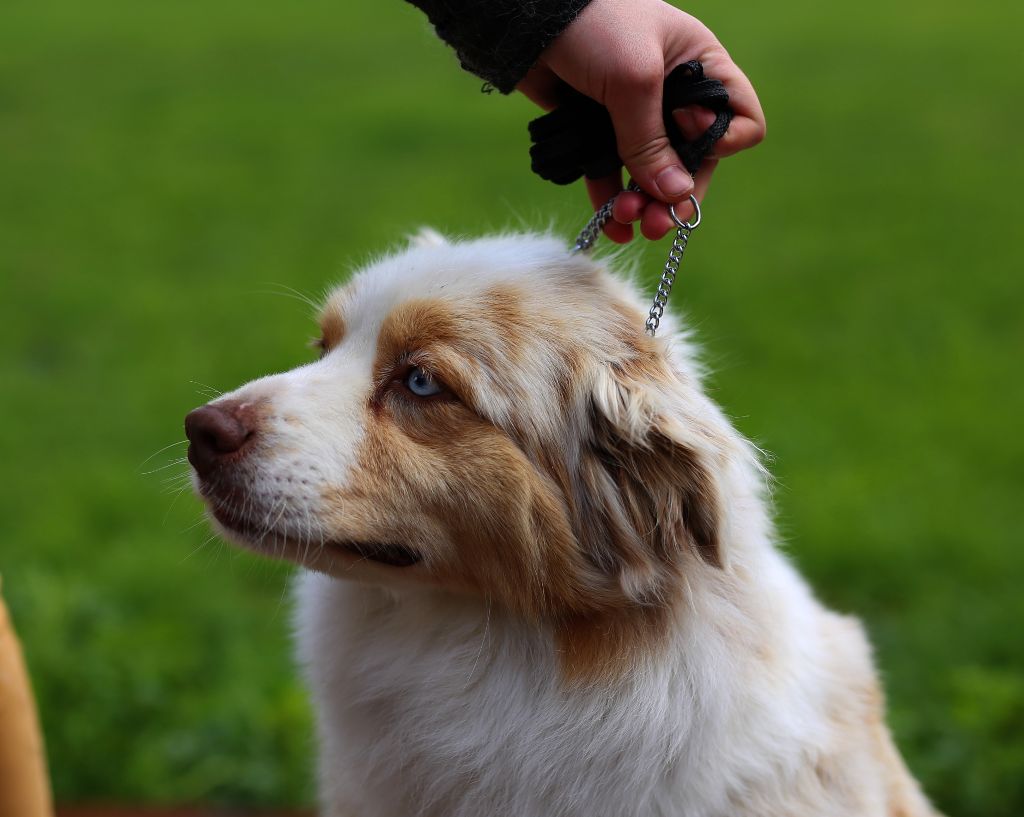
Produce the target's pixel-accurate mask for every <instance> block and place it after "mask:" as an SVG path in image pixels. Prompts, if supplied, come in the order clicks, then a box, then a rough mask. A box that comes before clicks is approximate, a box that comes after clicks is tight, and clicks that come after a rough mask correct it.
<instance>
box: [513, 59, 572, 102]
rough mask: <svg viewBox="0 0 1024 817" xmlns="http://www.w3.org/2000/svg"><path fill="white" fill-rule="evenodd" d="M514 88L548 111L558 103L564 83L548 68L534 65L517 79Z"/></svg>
mask: <svg viewBox="0 0 1024 817" xmlns="http://www.w3.org/2000/svg"><path fill="white" fill-rule="evenodd" d="M516 90H517V91H519V93H521V94H522V95H523V96H525V97H526V98H527V99H529V100H530V101H531V102H532V103H533V104H534V105H536V106H537V107H539V108H543V109H544V110H545V111H550V110H552V109H553V108H555V107H556V106H557V105H558V102H559V100H560V98H561V96H562V92H563V90H564V83H562V81H561V80H559V79H558V77H556V76H555V74H554V73H553V72H552V71H551V70H550V69H549V68H544V67H542V66H534V67H533V68H531V69H530V70H529V71H527V72H526V76H525V77H523V78H522V79H521V80H520V81H519V83H518V84H517V85H516Z"/></svg>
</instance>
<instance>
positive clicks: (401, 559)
mask: <svg viewBox="0 0 1024 817" xmlns="http://www.w3.org/2000/svg"><path fill="white" fill-rule="evenodd" d="M211 510H212V512H213V515H214V516H215V517H216V519H217V521H218V522H220V523H221V524H222V525H223V526H224V527H226V528H228V529H229V530H231V531H233V532H235V533H237V534H240V535H241V536H243V537H245V538H246V539H247V540H249V541H250V542H253V543H254V544H257V545H260V544H262V543H264V542H271V543H274V544H275V545H278V544H280V543H281V541H282V540H285V541H294V538H293V537H291V536H288V535H287V534H283V533H281V532H280V531H276V530H274V528H273V527H270V528H268V527H267V526H266V525H257V524H255V523H253V522H250V521H249V520H248V519H246V518H245V517H244V516H242V515H241V514H239V513H237V512H236V511H234V510H233V509H231V508H226V507H224V506H223V505H220V504H217V503H214V504H212V505H211ZM295 544H296V546H297V547H299V548H304V547H306V546H307V545H308V543H303V542H298V541H295ZM316 544H317V545H322V546H323V547H324V548H331V549H336V550H344V551H346V552H348V553H351V554H354V555H355V556H359V557H360V558H362V559H365V560H366V561H369V562H375V563H377V564H382V565H388V566H389V567H411V566H412V565H414V564H417V563H419V562H421V561H423V555H422V554H421V553H420V552H419V551H417V550H416V549H415V548H411V547H409V546H408V545H400V544H397V543H395V542H353V541H350V540H326V541H324V542H322V543H321V542H319V541H317V543H316Z"/></svg>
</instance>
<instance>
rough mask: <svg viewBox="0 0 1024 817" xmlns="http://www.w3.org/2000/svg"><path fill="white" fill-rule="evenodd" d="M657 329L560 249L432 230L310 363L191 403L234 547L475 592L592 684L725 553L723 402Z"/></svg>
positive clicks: (342, 305)
mask: <svg viewBox="0 0 1024 817" xmlns="http://www.w3.org/2000/svg"><path fill="white" fill-rule="evenodd" d="M643 320H644V312H643V310H642V307H641V306H640V305H639V303H638V301H637V299H636V298H635V297H634V296H633V294H632V293H631V292H630V290H629V289H628V288H627V287H626V286H625V285H624V284H623V283H621V282H620V281H618V280H617V279H615V278H613V277H612V276H611V275H610V274H609V273H608V272H607V271H606V270H605V269H604V267H603V266H602V265H601V264H600V263H598V262H595V261H594V260H592V259H590V258H587V257H585V256H583V255H569V254H568V253H567V252H566V251H565V250H564V249H563V248H562V247H561V246H560V245H558V244H557V242H555V241H553V240H552V239H547V238H537V237H529V236H514V237H502V238H493V239H485V240H479V241H472V242H462V243H451V244H449V243H445V242H443V241H442V240H440V239H439V238H438V237H436V236H432V235H431V236H427V237H426V238H425V239H421V240H419V241H417V242H414V246H412V247H410V248H409V249H408V250H407V251H405V252H403V253H400V254H398V255H396V256H394V257H391V258H387V259H385V260H383V261H380V262H378V263H375V264H373V265H371V266H370V267H368V268H367V269H365V270H363V271H362V272H360V273H359V274H358V275H356V276H355V277H354V278H353V279H352V281H351V282H350V283H349V284H348V285H346V286H344V287H341V288H339V289H337V290H336V291H335V292H334V293H333V294H331V295H330V297H329V298H328V299H327V301H326V303H325V305H324V307H323V311H322V314H321V318H320V328H321V336H320V340H319V341H318V342H317V345H318V347H319V349H320V352H321V356H320V359H319V360H318V361H316V362H313V363H309V364H308V365H305V366H301V367H299V368H297V369H294V370H292V371H289V372H285V373H283V374H278V375H273V376H270V377H265V378H262V379H260V380H257V381H254V382H252V383H249V384H248V385H246V386H243V387H242V388H240V389H238V390H237V391H235V392H233V393H231V394H228V395H225V396H223V397H221V398H219V399H217V400H215V401H213V402H212V403H209V404H207V405H205V406H203V407H201V408H198V409H196V410H195V411H193V412H192V413H191V414H189V416H188V418H187V419H186V431H187V434H188V437H189V439H190V441H191V445H190V447H189V460H190V461H191V463H192V465H193V466H194V468H195V472H196V483H197V487H198V490H199V492H200V493H201V495H202V496H203V498H204V499H205V500H206V502H207V503H208V505H209V508H210V511H211V513H212V515H213V516H214V517H215V519H216V522H217V524H218V526H219V528H220V529H221V530H222V532H223V533H224V534H225V535H226V536H227V537H228V538H230V539H232V540H234V541H236V542H238V543H240V544H243V545H246V546H248V547H251V548H254V549H256V550H258V551H261V552H264V553H266V554H269V555H272V556H278V557H284V558H288V559H291V560H293V561H296V562H299V563H301V564H303V565H306V566H307V567H309V568H312V569H314V570H318V571H322V572H325V573H328V574H331V575H332V576H336V577H339V578H344V579H359V580H363V581H369V582H377V583H388V584H396V585H400V584H403V583H409V582H413V583H425V584H429V585H433V586H437V587H439V588H442V589H445V590H448V591H452V592H465V593H472V594H478V595H479V596H481V597H482V598H486V599H488V600H490V601H493V602H494V603H497V604H502V605H504V606H506V607H507V608H509V609H511V610H513V611H516V612H517V613H521V614H523V615H525V616H528V617H531V618H533V619H534V620H536V621H537V622H538V623H539V624H544V625H549V626H551V627H552V631H553V632H554V633H555V634H556V637H557V638H558V639H559V642H560V646H561V649H562V655H563V657H564V664H565V667H566V669H567V671H568V672H570V673H573V674H577V675H593V674H594V673H596V672H599V671H601V670H602V669H608V667H609V666H611V664H612V663H615V662H619V661H620V659H621V658H622V657H623V653H624V652H626V653H630V652H632V651H634V650H635V649H637V648H638V646H639V645H641V644H642V643H644V642H646V641H647V640H649V639H650V638H652V637H654V634H656V633H657V632H658V630H659V628H658V627H657V626H656V625H657V623H658V622H659V621H662V620H663V619H664V618H665V615H666V612H667V611H669V610H670V609H671V608H672V606H673V604H674V603H675V601H676V600H677V599H678V597H679V596H680V588H681V587H682V586H683V584H684V582H685V581H686V576H687V573H688V571H694V570H711V569H714V568H718V567H720V566H721V565H722V564H723V561H724V556H725V554H724V553H723V535H722V529H721V525H722V503H721V498H722V490H721V478H720V474H721V473H722V468H723V460H724V458H725V456H726V455H725V453H724V451H725V443H724V441H723V437H722V431H721V426H720V423H717V422H716V421H715V419H714V418H716V417H719V415H718V414H717V412H715V410H714V409H713V407H712V406H711V404H710V403H709V402H708V401H707V400H706V398H705V397H704V396H703V394H702V392H701V390H700V387H699V383H698V382H697V379H696V376H695V374H694V373H693V372H692V371H691V370H690V368H689V364H688V363H687V362H686V360H685V357H684V356H683V355H680V354H679V350H680V349H681V348H682V347H681V342H679V341H678V339H677V341H676V342H675V351H673V341H672V339H671V337H670V338H669V340H668V341H664V340H662V339H660V338H659V339H658V340H654V339H651V338H649V337H647V336H646V335H645V334H644V332H643ZM709 566H710V567H709ZM619 665H620V666H621V663H620V664H619Z"/></svg>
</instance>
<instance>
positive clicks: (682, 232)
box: [644, 227, 693, 338]
mask: <svg viewBox="0 0 1024 817" xmlns="http://www.w3.org/2000/svg"><path fill="white" fill-rule="evenodd" d="M692 232H693V228H692V227H676V234H675V236H674V237H673V238H672V246H671V247H670V248H669V251H668V259H667V260H666V261H665V268H664V269H663V270H662V271H661V281H659V282H658V291H657V292H656V293H655V295H654V304H653V305H652V306H651V311H650V313H649V314H648V315H647V320H646V321H644V329H645V330H646V331H647V334H648V335H650V336H651V337H652V338H653V337H654V334H655V333H656V332H657V331H658V327H659V326H660V325H661V318H662V316H663V315H664V314H665V306H666V304H668V298H669V295H671V294H672V285H673V284H675V282H676V275H677V274H678V273H679V265H680V263H682V260H683V253H685V252H686V244H687V242H689V240H690V233H692Z"/></svg>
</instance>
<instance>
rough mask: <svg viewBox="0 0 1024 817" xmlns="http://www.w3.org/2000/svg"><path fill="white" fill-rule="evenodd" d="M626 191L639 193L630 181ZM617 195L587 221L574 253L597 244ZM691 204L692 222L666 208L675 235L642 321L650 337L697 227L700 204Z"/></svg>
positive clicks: (659, 318) (673, 209)
mask: <svg viewBox="0 0 1024 817" xmlns="http://www.w3.org/2000/svg"><path fill="white" fill-rule="evenodd" d="M626 189H627V190H630V191H633V192H638V191H639V190H640V188H639V187H638V186H637V184H636V182H633V181H631V182H630V183H629V186H628V187H627V188H626ZM616 198H618V196H617V195H616V196H612V198H610V199H608V201H606V202H605V203H604V204H602V205H601V206H600V207H599V208H598V210H597V212H596V213H594V215H593V216H591V218H590V221H588V222H587V224H586V226H585V227H584V228H583V229H582V230H581V231H580V234H579V236H578V237H577V239H576V243H575V244H574V245H573V252H587V251H588V250H589V249H590V248H591V247H593V246H594V242H596V241H597V238H598V236H600V235H601V230H602V229H604V225H605V224H607V223H608V219H610V218H611V217H612V207H614V206H615V199H616ZM690 204H691V205H693V221H692V222H690V221H683V220H682V219H681V218H679V216H678V215H676V208H675V207H674V206H672V205H670V206H669V208H668V213H669V215H670V216H671V217H672V221H673V222H675V225H676V234H675V236H674V237H673V238H672V246H671V247H670V248H669V251H668V259H667V260H666V261H665V267H664V269H663V270H662V271H661V280H660V281H659V282H658V291H657V293H655V295H654V304H653V305H652V306H651V311H650V313H648V315H647V320H646V321H644V328H645V331H646V332H647V334H648V335H650V336H651V337H652V338H653V337H654V334H655V333H656V332H657V331H658V326H660V325H661V318H662V316H663V315H664V314H665V306H666V305H667V304H668V299H669V296H670V295H671V294H672V285H673V284H675V282H676V275H677V274H678V273H679V265H680V264H681V263H682V261H683V254H684V253H685V252H686V245H687V243H688V242H689V240H690V233H692V232H693V231H694V230H696V229H697V227H699V226H700V204H698V202H697V199H696V198H695V197H694V196H690Z"/></svg>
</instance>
